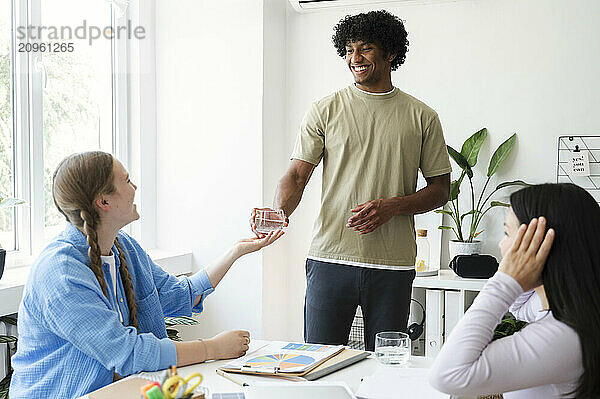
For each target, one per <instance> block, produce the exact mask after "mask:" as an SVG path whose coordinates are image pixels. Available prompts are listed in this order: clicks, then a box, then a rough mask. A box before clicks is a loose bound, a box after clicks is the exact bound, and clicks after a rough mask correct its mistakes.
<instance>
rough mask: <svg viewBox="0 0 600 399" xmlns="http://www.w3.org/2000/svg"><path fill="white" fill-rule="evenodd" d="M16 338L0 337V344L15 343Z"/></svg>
mask: <svg viewBox="0 0 600 399" xmlns="http://www.w3.org/2000/svg"><path fill="white" fill-rule="evenodd" d="M16 340H17V337H13V336H10V335H0V344H7V343H9V342H15V341H16Z"/></svg>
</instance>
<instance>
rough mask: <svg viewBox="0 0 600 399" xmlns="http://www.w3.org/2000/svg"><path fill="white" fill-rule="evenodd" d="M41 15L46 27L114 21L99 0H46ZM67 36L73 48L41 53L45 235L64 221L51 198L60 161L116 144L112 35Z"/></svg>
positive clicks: (57, 229) (100, 24) (101, 24)
mask: <svg viewBox="0 0 600 399" xmlns="http://www.w3.org/2000/svg"><path fill="white" fill-rule="evenodd" d="M41 17H42V18H41V21H42V24H41V25H42V26H47V27H50V26H54V27H62V26H68V27H73V28H74V29H75V27H78V26H82V23H83V21H86V25H87V26H95V27H106V26H109V25H111V9H110V5H109V4H108V3H107V2H105V1H98V0H84V1H82V0H78V1H73V0H44V2H43V3H42V9H41ZM67 32H68V30H65V33H67ZM69 41H70V42H72V43H73V49H74V51H73V52H49V53H42V68H43V69H44V70H45V79H44V81H43V82H42V83H43V90H42V101H43V119H42V124H43V141H44V144H43V149H44V151H43V160H44V163H43V174H44V240H45V241H48V240H50V239H52V237H54V236H55V235H56V234H57V233H58V232H60V231H61V230H62V229H63V227H64V217H63V216H62V215H61V214H60V213H59V212H58V210H57V209H56V207H55V205H54V202H53V200H52V174H53V173H54V170H55V169H56V166H57V165H58V163H59V162H60V161H61V160H62V159H63V158H64V157H65V156H67V155H69V154H72V153H74V152H81V151H89V150H98V149H99V150H102V151H106V152H112V148H113V145H112V137H113V134H112V130H113V129H112V127H113V124H112V54H111V53H112V52H111V41H110V40H107V39H105V38H102V39H97V40H94V42H93V44H91V45H90V43H89V41H88V40H78V39H76V38H74V39H71V40H69ZM42 42H52V41H51V40H50V39H49V38H47V39H45V40H43V41H42ZM65 42H66V41H65Z"/></svg>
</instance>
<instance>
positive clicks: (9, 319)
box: [0, 316, 17, 326]
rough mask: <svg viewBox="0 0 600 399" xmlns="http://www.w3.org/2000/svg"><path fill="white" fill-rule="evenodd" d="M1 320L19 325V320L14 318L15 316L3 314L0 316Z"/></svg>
mask: <svg viewBox="0 0 600 399" xmlns="http://www.w3.org/2000/svg"><path fill="white" fill-rule="evenodd" d="M0 321H3V322H5V323H6V324H11V325H13V326H16V325H17V320H16V319H14V318H13V317H9V316H2V317H0Z"/></svg>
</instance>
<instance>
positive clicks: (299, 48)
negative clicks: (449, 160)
mask: <svg viewBox="0 0 600 399" xmlns="http://www.w3.org/2000/svg"><path fill="white" fill-rule="evenodd" d="M380 8H381V7H380ZM385 8H386V9H387V10H389V11H391V12H392V13H394V14H396V15H398V16H400V17H401V18H402V19H404V20H405V21H406V28H407V31H408V32H409V40H410V46H409V52H408V54H407V59H406V63H405V65H403V66H402V67H401V68H400V69H399V70H398V71H396V72H394V73H393V80H394V84H395V85H396V86H397V87H399V88H400V89H402V90H404V91H405V92H408V93H410V94H412V95H414V96H416V97H417V98H419V99H421V100H423V101H424V102H426V103H427V104H429V105H430V106H432V107H433V108H434V109H435V110H437V112H438V113H439V115H440V119H441V121H442V124H443V126H444V131H445V136H446V140H447V142H448V143H449V144H450V145H452V146H453V147H455V148H457V149H460V146H461V145H462V142H463V141H464V139H466V138H467V137H468V136H470V135H471V134H472V133H474V132H475V131H477V130H479V129H480V128H481V127H484V126H485V127H487V128H488V130H489V137H488V141H487V143H486V144H485V145H484V147H483V148H482V150H481V154H480V162H479V164H478V165H477V166H476V168H475V173H476V174H478V175H481V176H484V175H485V172H486V171H487V163H488V161H489V158H490V156H491V154H492V153H493V151H494V150H495V149H496V148H497V146H498V145H499V144H500V143H501V142H502V141H504V140H505V139H506V138H507V137H508V136H510V135H511V134H512V133H515V132H516V133H517V134H518V141H517V145H516V147H515V149H514V150H513V154H512V155H511V156H510V157H509V159H508V160H507V162H506V164H505V166H504V167H503V168H502V169H501V170H500V171H499V173H498V174H497V178H496V180H494V181H493V182H492V183H494V184H493V185H494V186H495V185H496V184H497V183H499V182H501V181H505V180H512V179H523V180H526V181H529V182H533V183H539V182H551V181H555V175H556V164H555V163H556V155H555V154H556V145H557V137H558V136H559V135H564V134H597V133H598V131H599V128H600V113H599V112H597V109H598V108H599V106H600V96H598V93H599V92H600V75H599V74H598V73H597V68H598V67H597V66H598V64H599V62H600V55H599V53H598V51H597V49H598V48H600V26H599V25H598V24H597V23H596V19H597V16H598V15H600V2H598V1H596V0H576V1H568V2H567V1H563V0H518V1H517V0H493V1H492V0H477V1H467V0H464V1H459V2H446V3H437V4H430V5H401V4H400V3H398V5H397V6H393V5H392V6H388V7H385ZM359 10H365V8H363V9H358V10H357V9H355V10H346V11H334V12H331V11H330V12H319V13H311V14H297V13H295V12H293V11H291V10H290V9H288V18H287V39H286V49H287V69H286V87H287V112H286V114H287V129H286V134H287V149H286V150H287V153H288V154H289V153H290V152H291V149H292V146H293V142H294V138H295V135H296V132H297V128H298V126H299V124H300V120H301V118H302V116H303V114H304V112H305V111H306V110H307V109H308V106H309V104H310V103H311V101H314V100H316V99H318V98H320V97H323V96H325V95H327V94H329V93H331V92H333V91H335V90H338V89H340V88H342V87H344V86H346V85H348V84H350V83H351V82H352V77H351V75H350V72H348V71H347V69H346V67H345V64H344V62H343V60H342V59H340V58H339V57H338V56H337V54H336V53H335V51H334V49H333V46H332V44H331V35H332V33H333V31H332V28H333V26H334V25H335V24H336V23H337V22H338V20H340V19H341V18H342V17H343V16H344V15H346V14H348V13H356V12H358V11H359ZM453 168H455V170H456V169H457V167H456V165H455V164H453ZM282 172H283V171H282ZM476 184H477V187H481V186H482V184H481V182H480V181H478V182H477V183H476ZM466 189H467V186H466V185H464V186H463V190H466ZM506 194H508V193H506ZM319 195H320V178H319V171H315V174H314V175H313V181H311V183H310V185H309V187H308V188H307V191H306V193H305V196H304V199H303V201H302V203H301V206H300V207H299V209H298V210H297V211H296V213H294V214H293V215H292V220H291V224H290V229H289V232H288V237H287V241H286V242H284V243H283V244H284V245H285V248H286V253H287V254H288V257H287V262H286V265H285V267H286V268H287V269H286V270H287V292H288V295H289V296H288V303H287V314H288V320H287V323H286V324H287V325H288V336H289V337H290V338H296V339H297V338H301V336H302V309H303V299H304V269H303V264H304V259H305V257H306V252H307V248H308V245H309V242H310V234H311V229H312V221H313V220H314V218H315V215H316V209H317V208H318V206H319ZM504 199H506V198H504ZM462 201H463V203H464V202H465V201H466V198H464V199H462ZM488 215H489V216H487V217H486V218H484V221H483V227H484V228H485V233H484V234H483V239H484V240H485V245H484V251H485V252H486V253H491V254H494V255H499V251H498V250H497V247H496V242H497V241H498V240H499V239H500V238H501V236H502V234H503V230H502V220H503V213H502V212H500V211H499V212H496V213H493V212H490V213H489V214H488ZM447 240H448V237H447V236H446V237H445V239H444V247H446V246H447V244H446V243H445V242H447ZM446 251H447V249H446ZM443 261H446V262H447V252H446V256H445V257H444V260H443Z"/></svg>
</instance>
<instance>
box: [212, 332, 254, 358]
mask: <svg viewBox="0 0 600 399" xmlns="http://www.w3.org/2000/svg"><path fill="white" fill-rule="evenodd" d="M204 344H206V357H207V360H218V359H235V358H238V357H240V356H244V355H245V354H246V351H248V345H249V344H250V333H249V332H248V331H243V330H234V331H225V332H222V333H220V334H218V335H215V336H214V337H212V338H210V339H206V340H204Z"/></svg>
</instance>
